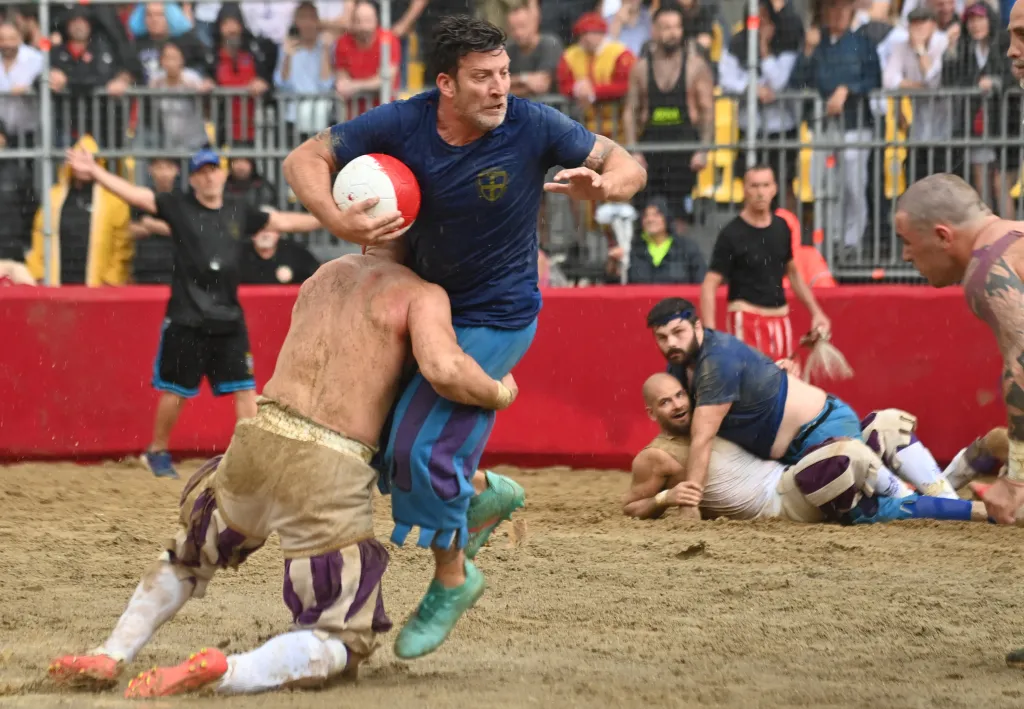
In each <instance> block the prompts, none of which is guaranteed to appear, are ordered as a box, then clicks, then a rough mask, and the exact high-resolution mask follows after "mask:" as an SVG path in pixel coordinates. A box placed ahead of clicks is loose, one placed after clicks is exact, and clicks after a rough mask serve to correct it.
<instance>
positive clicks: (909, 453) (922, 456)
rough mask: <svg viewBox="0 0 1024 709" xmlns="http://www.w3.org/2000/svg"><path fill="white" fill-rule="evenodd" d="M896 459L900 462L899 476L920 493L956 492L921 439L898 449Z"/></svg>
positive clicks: (952, 495) (940, 495)
mask: <svg viewBox="0 0 1024 709" xmlns="http://www.w3.org/2000/svg"><path fill="white" fill-rule="evenodd" d="M896 459H897V460H899V462H900V476H901V477H902V478H903V479H904V480H906V481H907V482H909V483H910V484H911V485H913V486H914V487H916V488H917V491H918V492H919V493H920V494H922V495H935V496H937V497H956V492H955V491H954V490H953V488H952V487H951V486H950V485H949V483H948V482H946V478H945V476H943V474H942V470H941V469H940V468H939V464H938V463H936V462H935V458H934V457H932V453H931V451H930V450H928V449H927V448H925V447H924V444H923V443H921V441H917V440H915V441H914V442H913V443H911V444H910V445H909V446H907V447H906V448H904V449H903V450H901V451H899V452H898V453H897V454H896ZM936 483H938V485H936Z"/></svg>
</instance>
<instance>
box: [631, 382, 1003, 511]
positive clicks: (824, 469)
mask: <svg viewBox="0 0 1024 709" xmlns="http://www.w3.org/2000/svg"><path fill="white" fill-rule="evenodd" d="M643 395H644V401H645V404H646V407H647V415H648V416H649V417H650V418H651V419H652V420H653V421H655V422H656V423H657V424H658V427H659V428H660V429H661V432H660V433H659V434H658V435H657V436H656V437H655V438H654V440H653V441H651V443H650V444H648V445H647V447H645V448H644V449H643V450H642V451H640V453H639V454H638V455H637V456H636V458H635V459H634V460H633V480H632V483H631V486H630V490H629V492H628V493H627V495H626V498H625V501H624V505H623V513H624V514H626V515H628V516H631V517H638V518H641V519H653V518H656V517H660V516H661V515H662V514H664V512H665V511H666V510H668V509H669V508H672V507H689V504H688V503H687V501H686V499H687V496H686V494H685V493H686V491H688V490H692V489H693V484H692V483H689V482H687V481H686V480H685V475H686V467H687V462H688V460H689V456H690V439H689V433H690V401H689V397H688V396H687V394H686V392H685V391H684V390H683V386H682V384H680V383H679V380H677V379H676V378H675V377H673V376H672V375H670V374H664V373H659V374H654V375H652V376H651V377H649V378H648V379H647V381H646V382H645V383H644V389H643ZM864 423H865V433H864V435H863V439H862V440H853V439H830V440H828V441H825V442H823V443H821V444H819V445H817V446H814V447H813V448H811V449H810V450H809V451H807V453H806V454H805V455H804V456H803V457H802V458H801V459H800V460H799V461H797V463H796V464H795V465H792V466H786V465H784V464H783V463H780V462H778V461H772V460H763V459H761V458H758V457H756V456H754V455H751V454H750V453H748V452H747V451H745V450H743V449H742V448H740V447H739V446H737V445H735V444H734V443H730V442H729V441H726V440H724V439H722V438H716V439H715V440H714V442H713V444H712V451H711V462H710V465H709V471H708V479H707V482H706V483H705V485H704V488H703V490H702V491H701V492H702V500H701V502H700V505H699V512H700V516H702V517H703V518H705V519H714V518H716V517H726V518H728V519H737V520H745V519H759V518H770V517H776V518H783V519H788V520H791V521H794V522H840V523H846V524H851V523H852V524H865V523H873V522H890V521H895V520H900V519H910V518H928V519H946V520H962V521H968V520H973V521H985V520H986V519H987V514H986V513H985V508H984V505H983V504H981V503H978V502H973V503H972V502H971V501H970V500H960V499H958V498H953V499H948V498H936V497H927V496H920V497H919V496H918V495H915V494H913V493H912V492H911V491H910V490H909V489H901V490H900V492H899V494H898V496H896V497H884V496H880V495H877V494H876V493H875V486H876V485H877V478H878V471H879V470H881V469H882V467H883V466H888V467H890V468H892V469H894V470H898V471H899V473H898V474H899V475H900V476H901V477H904V478H912V477H920V476H923V475H930V474H939V473H938V465H937V464H936V463H935V459H934V458H933V457H932V455H931V453H930V452H929V451H928V449H927V448H925V447H924V445H923V444H922V443H921V442H920V441H919V440H917V439H916V437H915V436H914V434H913V431H914V428H915V426H916V420H915V418H914V417H913V416H912V415H910V414H908V413H906V412H904V411H899V410H897V409H884V410H881V411H873V412H872V413H871V414H869V415H868V417H867V419H865V422H864ZM1003 440H1005V429H1003ZM1001 454H1005V446H1003V447H1000V445H999V429H996V430H994V431H992V432H990V434H988V435H987V436H985V437H984V438H981V439H978V440H977V441H975V442H974V443H972V444H971V446H969V447H968V448H966V449H964V450H963V451H961V453H960V455H958V456H957V459H956V460H955V461H954V463H953V464H951V465H950V467H949V468H947V470H946V471H945V473H942V474H943V475H945V476H948V477H949V478H950V482H951V483H952V482H953V480H954V478H955V479H956V483H955V484H956V485H957V486H963V485H966V484H967V482H968V481H969V480H970V479H972V478H973V477H974V475H976V474H979V473H982V472H985V469H986V467H990V466H991V465H992V464H998V456H999V455H1001ZM883 461H884V462H883ZM922 468H923V469H924V470H922ZM933 471H934V472H933Z"/></svg>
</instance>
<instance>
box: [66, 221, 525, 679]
mask: <svg viewBox="0 0 1024 709" xmlns="http://www.w3.org/2000/svg"><path fill="white" fill-rule="evenodd" d="M402 243H403V242H400V241H399V242H391V244H390V245H388V246H371V247H369V248H368V249H367V251H366V253H365V255H349V256H344V257H342V258H340V259H337V260H334V261H331V262H329V263H327V264H324V265H323V266H322V267H321V268H320V269H319V270H318V271H317V272H316V274H315V275H314V276H313V277H312V278H310V279H309V280H307V281H306V282H305V283H304V284H303V286H302V288H301V289H300V291H299V297H298V300H297V301H296V303H295V307H294V309H293V311H292V321H291V327H290V329H289V331H288V335H287V337H286V338H285V341H284V344H283V345H282V347H281V352H280V354H279V356H278V360H277V367H276V369H275V370H274V375H273V377H272V378H271V379H270V381H269V382H267V385H266V387H265V388H264V392H263V393H264V396H263V397H262V398H261V399H260V401H259V403H258V414H257V415H256V417H255V418H252V419H243V420H241V421H239V422H238V424H237V425H236V427H235V433H234V436H233V437H232V439H231V444H230V446H229V447H228V450H227V452H226V453H225V454H224V455H223V456H222V457H219V458H214V459H213V460H211V461H209V462H207V463H206V464H205V465H203V467H202V468H200V470H199V471H198V472H197V473H196V474H195V475H194V476H193V477H192V479H191V480H190V481H189V482H188V484H187V485H186V486H185V488H184V490H183V492H182V496H181V512H180V525H181V526H180V529H179V530H178V533H177V535H176V536H175V537H174V539H172V540H170V541H169V542H168V544H167V546H166V549H165V551H164V552H163V554H162V555H161V556H160V558H159V559H158V560H157V561H156V563H155V564H154V565H153V566H152V567H150V568H149V569H148V570H147V571H146V573H145V575H144V576H143V578H142V581H141V582H140V583H139V585H138V587H137V588H136V590H135V594H134V595H133V596H132V598H131V600H130V601H129V603H128V608H127V609H126V610H125V612H124V614H123V615H122V616H121V619H120V620H119V621H118V623H117V626H116V627H115V628H114V631H113V633H112V634H111V635H110V637H109V638H107V640H105V641H104V642H103V643H102V644H101V645H100V646H99V647H97V648H95V649H93V650H90V651H89V652H88V653H87V654H84V655H78V656H71V655H69V656H65V657H61V658H58V659H57V660H55V661H54V662H53V663H52V664H51V665H50V676H51V677H52V678H53V679H54V680H56V681H58V682H60V683H65V684H87V685H90V686H92V687H95V686H109V685H112V684H115V683H116V682H117V679H118V677H119V675H120V674H121V672H122V670H123V669H124V667H125V665H126V664H127V663H130V662H131V661H132V660H133V659H134V658H135V657H136V656H137V654H138V652H139V651H140V650H141V649H142V647H143V646H144V645H145V644H146V643H147V642H148V641H149V640H150V638H151V637H152V636H153V634H154V633H155V632H156V630H157V629H158V628H159V627H160V626H161V625H162V624H163V623H165V622H166V621H168V620H170V619H171V618H172V617H174V615H175V614H176V613H177V612H178V611H179V610H180V609H181V607H182V606H183V605H184V604H185V602H186V601H187V600H188V599H189V598H192V597H196V598H200V597H202V596H203V595H204V593H205V590H206V586H207V584H208V583H209V582H210V580H211V579H212V578H213V575H214V573H215V572H216V570H217V569H225V568H228V567H232V568H236V567H237V566H238V565H239V564H241V563H242V562H243V561H244V560H245V559H246V558H247V557H248V556H249V555H250V554H252V553H253V552H254V551H256V550H257V549H259V548H260V547H262V546H263V544H264V543H265V542H266V540H267V538H268V537H269V536H270V534H271V533H272V532H277V534H278V536H279V538H280V542H281V550H282V552H283V553H284V557H285V572H284V600H285V603H286V605H287V606H288V608H289V610H290V611H291V612H292V616H293V619H294V630H293V631H292V632H289V633H286V634H284V635H279V636H277V637H275V638H272V639H271V640H269V641H268V642H267V643H266V644H264V645H263V646H262V647H260V648H258V649H256V650H254V651H252V652H248V653H244V654H240V655H231V656H225V655H224V654H223V653H221V652H220V651H219V650H216V649H214V648H204V649H202V650H200V651H199V652H198V653H195V654H193V655H191V656H190V657H189V658H188V660H186V661H185V662H183V663H182V664H180V665H177V666H175V667H164V668H154V669H152V670H149V671H146V672H143V673H141V674H139V675H138V676H137V677H136V678H135V679H133V680H132V681H131V682H130V683H129V685H128V689H127V691H126V696H127V697H129V698H144V697H156V696H167V695H172V694H179V693H182V692H187V691H192V690H196V689H199V688H201V687H212V688H213V689H215V691H217V692H221V693H248V692H258V691H263V690H267V689H274V688H278V687H284V686H292V685H296V684H300V685H305V684H307V683H319V682H324V681H326V680H327V679H328V678H330V677H333V676H335V675H337V674H339V673H341V672H343V671H345V670H350V671H354V670H356V669H357V667H358V665H359V663H360V662H362V661H363V660H365V659H366V658H367V657H369V655H370V654H371V653H372V652H373V651H374V650H375V649H376V647H377V644H378V635H379V634H380V633H384V632H387V631H388V630H389V629H390V628H391V621H390V620H389V619H388V617H387V615H386V614H385V612H384V602H383V598H382V596H381V579H382V577H383V575H384V571H385V569H386V568H387V564H388V552H387V551H386V550H385V548H384V547H383V546H382V545H381V544H380V543H379V542H377V540H376V539H374V535H373V514H372V495H373V487H374V485H375V484H376V483H377V473H376V471H375V470H374V469H373V468H371V467H370V465H369V462H370V460H371V458H372V456H373V455H374V452H375V449H376V446H377V445H378V438H379V436H380V432H381V428H382V426H383V424H384V420H385V417H386V416H387V415H388V411H389V410H390V408H391V406H392V404H393V402H394V400H395V397H396V396H397V394H398V391H399V381H400V378H401V375H402V372H403V369H404V368H405V366H406V363H407V361H408V359H409V355H410V353H411V354H412V355H413V356H414V357H415V359H416V363H417V364H418V366H419V371H420V373H421V374H422V375H423V376H424V377H425V378H426V379H427V380H428V381H429V382H430V385H431V386H432V387H433V388H434V389H435V390H436V391H437V392H438V394H439V395H441V396H444V397H446V398H447V399H450V400H452V401H456V402H460V403H463V404H466V405H468V406H479V407H486V408H489V409H503V408H505V407H507V406H509V405H510V404H511V403H512V401H513V400H514V399H515V397H516V394H517V389H516V386H515V382H514V380H513V379H512V377H511V375H508V376H506V377H505V378H504V379H502V380H501V381H500V382H499V381H496V380H495V379H492V378H491V377H490V376H488V375H487V374H486V373H485V372H484V371H483V370H482V369H481V368H480V366H479V365H478V364H477V363H476V361H475V360H473V358H472V357H470V356H468V355H467V354H466V353H465V352H464V351H463V350H462V349H461V348H460V347H459V345H458V343H457V342H456V337H455V331H454V329H453V327H452V318H451V309H450V305H449V301H448V296H447V295H446V294H445V291H444V290H443V289H442V288H440V287H439V286H436V285H432V284H428V283H427V282H425V281H423V280H421V279H420V278H419V277H418V276H416V275H415V274H414V273H413V272H412V271H411V270H409V269H407V268H405V267H404V266H401V265H399V263H396V261H398V260H399V259H398V258H397V257H400V256H401V254H400V253H397V252H399V251H400V250H401V248H402V247H401V244H402ZM488 483H489V484H488ZM473 485H474V488H475V489H476V492H477V498H485V497H489V498H491V499H489V500H483V499H480V502H481V503H486V504H481V505H478V508H479V509H484V508H486V509H488V510H490V511H491V512H495V511H496V512H497V515H498V516H499V517H503V516H504V515H505V513H506V512H507V513H508V514H511V511H512V510H511V509H506V508H508V507H512V506H513V505H518V504H519V501H520V500H521V499H522V498H521V496H520V494H519V493H521V492H522V489H521V488H519V486H518V485H516V484H515V483H513V482H512V481H510V480H508V479H506V478H501V476H496V475H493V474H489V475H487V476H486V478H485V476H483V475H481V474H479V473H478V474H477V476H476V477H475V478H474V480H473ZM471 514H472V512H471ZM497 521H500V520H482V519H477V520H472V519H471V520H470V526H471V527H473V528H474V529H476V530H477V533H476V534H475V535H472V536H471V537H470V540H469V542H468V543H467V545H466V549H465V552H466V556H468V557H472V556H474V555H475V554H476V551H477V550H478V549H479V548H480V546H481V545H482V544H483V542H484V541H485V539H486V537H487V536H488V535H489V534H490V531H492V530H493V528H494V526H496V524H497Z"/></svg>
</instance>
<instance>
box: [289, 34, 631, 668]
mask: <svg viewBox="0 0 1024 709" xmlns="http://www.w3.org/2000/svg"><path fill="white" fill-rule="evenodd" d="M504 44H505V35H504V33H503V32H502V31H501V30H499V29H498V28H497V27H495V26H494V25H491V24H490V23H488V22H485V21H482V20H477V19H472V18H470V17H466V16H453V17H446V18H443V19H442V20H440V21H439V22H438V23H437V25H436V27H435V29H434V35H433V42H432V45H431V46H432V52H431V56H430V58H429V59H430V60H429V62H428V71H429V75H430V76H435V77H436V84H437V88H435V89H433V90H431V91H428V92H425V93H423V94H420V95H418V96H415V97H413V98H411V99H409V100H407V101H396V102H393V103H390V104H386V105H383V106H380V107H378V108H375V109H373V110H371V111H369V112H368V113H366V114H364V115H362V116H360V117H358V118H355V119H353V120H351V121H348V122H346V123H343V124H339V125H336V126H333V127H332V128H330V129H329V130H325V131H323V132H322V133H321V134H320V135H318V136H316V137H315V138H312V139H310V140H309V141H307V142H306V143H304V144H303V145H301V146H299V147H298V148H297V149H296V150H295V151H294V152H293V153H292V154H291V155H289V156H288V158H287V160H286V161H285V164H284V170H285V176H286V178H287V179H288V182H289V184H290V185H291V187H292V189H293V190H294V192H295V194H296V196H297V197H298V199H299V201H301V202H302V203H303V204H304V205H305V206H306V208H307V209H308V210H309V211H310V212H311V213H312V214H313V215H315V216H316V217H317V218H318V219H319V220H320V222H321V224H323V225H324V227H326V228H327V229H329V230H330V231H331V232H332V233H334V234H335V235H336V236H338V237H339V238H341V239H344V240H345V241H349V242H352V243H356V244H363V245H367V244H373V243H377V242H379V241H382V240H387V239H390V238H395V231H396V230H397V229H398V228H399V227H400V226H401V224H402V216H401V214H400V213H398V212H393V213H391V214H386V215H381V216H377V217H370V216H369V215H368V214H367V213H366V211H367V210H368V209H370V208H371V207H372V206H373V205H375V204H376V203H377V200H376V199H375V198H374V199H370V200H365V201H363V202H360V203H356V204H354V205H352V206H351V207H349V208H348V209H346V210H341V209H339V208H338V206H337V204H336V203H335V201H334V198H333V195H332V182H331V180H332V175H333V174H335V173H337V172H338V171H339V170H340V169H341V168H342V167H343V166H344V165H345V164H346V163H348V162H349V161H351V160H353V159H354V158H356V157H358V156H360V155H364V154H367V153H385V154H387V155H391V156H393V157H395V158H397V159H398V160H401V161H402V162H403V163H405V164H406V165H408V166H409V168H410V169H411V170H412V172H413V174H415V175H416V179H417V181H418V182H419V185H420V190H421V192H422V205H421V208H420V212H419V216H418V218H417V220H416V222H415V223H414V224H413V226H412V228H411V229H410V230H409V231H408V232H407V233H406V238H407V239H408V243H409V247H410V263H409V265H410V266H411V267H412V268H413V270H414V271H415V272H416V273H417V274H418V275H420V276H421V277H422V278H424V279H425V280H428V281H431V282H433V283H437V284H439V285H441V286H442V287H443V288H444V289H445V290H446V291H447V292H448V295H449V298H450V300H451V306H452V318H453V323H454V325H455V329H456V334H457V336H458V340H459V344H460V345H461V346H462V348H463V349H464V350H465V351H466V352H467V353H468V354H470V355H471V356H472V357H473V358H474V359H476V361H477V362H478V363H479V364H480V365H481V367H482V368H483V369H484V370H485V371H486V372H487V373H488V374H489V375H490V376H492V377H496V378H499V379H500V378H501V377H502V376H504V375H505V374H507V373H508V372H509V371H511V369H512V367H514V366H515V365H516V363H517V362H519V360H520V359H521V358H522V356H523V355H524V354H525V353H526V350H527V349H529V347H530V343H531V342H532V340H533V336H534V333H535V331H536V328H537V314H538V312H539V311H540V306H541V298H540V291H539V290H538V287H537V248H538V242H537V222H538V213H539V210H540V204H541V198H542V196H543V192H544V191H548V192H555V193H560V194H566V195H569V197H571V198H573V199H578V200H587V201H592V202H609V201H611V202H620V201H621V202H625V201H628V200H629V199H630V198H631V197H632V196H633V195H634V194H635V193H636V192H638V191H639V190H641V189H642V188H643V187H644V185H645V183H646V181H647V175H646V173H645V171H644V170H643V168H642V167H640V165H639V164H638V163H637V162H636V161H635V160H634V159H633V158H632V157H631V156H630V155H629V153H628V152H626V151H625V150H624V149H623V148H621V147H620V146H618V145H616V144H615V142H614V141H612V140H610V139H608V138H605V137H603V136H595V135H594V134H593V133H591V132H590V131H588V130H587V129H585V128H584V127H583V126H581V125H580V124H579V123H577V122H576V121H573V120H572V119H570V118H568V117H567V116H565V115H563V114H562V113H560V112H559V111H557V110H555V109H553V108H551V107H549V106H545V105H542V104H539V103H534V102H532V101H527V100H525V99H520V98H517V97H515V96H510V95H509V86H510V81H511V77H510V74H509V58H508V54H506V52H505V47H504ZM555 166H560V167H562V168H564V169H563V170H562V171H561V172H559V173H558V174H556V175H555V178H554V179H555V182H552V183H547V184H545V183H544V176H545V174H546V173H547V172H548V170H549V169H551V168H552V167H555ZM494 418H495V417H494V412H493V411H485V410H482V409H478V408H474V407H469V406H463V405H459V404H455V403H452V402H450V401H447V400H445V399H442V398H440V397H439V396H438V395H437V394H436V393H435V392H434V390H433V389H432V388H431V386H430V384H428V383H427V382H426V381H425V380H424V379H423V377H422V376H420V375H419V374H417V375H415V376H414V377H413V378H412V380H411V381H410V382H409V384H408V385H407V386H406V387H405V389H404V391H403V394H402V396H401V397H400V399H399V401H398V403H397V404H396V406H395V409H394V411H393V421H392V425H391V428H390V435H389V436H387V437H386V446H383V447H384V453H383V456H382V460H381V461H380V462H381V466H380V468H379V469H381V470H382V473H383V475H382V489H390V492H391V495H392V513H393V516H394V519H395V529H394V532H393V534H392V536H391V539H392V541H394V542H395V543H396V544H399V545H401V544H403V543H404V541H405V538H406V536H407V535H408V534H409V532H410V531H411V530H412V528H413V527H419V528H420V532H419V539H418V544H419V545H420V546H421V547H431V548H432V549H433V552H434V556H435V561H436V570H435V575H434V580H433V581H432V582H431V584H430V587H429V588H428V590H427V593H426V596H425V597H424V599H423V601H422V602H421V603H420V605H419V608H418V609H417V610H416V612H415V613H414V614H413V615H412V616H411V617H410V618H409V620H408V621H407V622H406V624H405V626H404V627H403V628H402V630H401V632H400V633H399V635H398V638H397V640H396V642H395V653H396V654H397V655H398V656H399V657H402V658H414V657H420V656H422V655H425V654H427V653H429V652H432V651H434V650H435V649H437V648H438V647H439V646H440V645H441V643H443V642H444V640H445V638H446V637H447V636H448V634H449V633H450V632H451V630H452V628H453V627H454V626H455V623H456V622H457V621H458V619H459V617H461V615H462V614H463V613H464V612H465V611H467V610H468V609H469V608H471V607H472V606H473V604H474V603H476V601H477V599H478V598H479V597H480V596H481V595H482V594H483V591H484V587H485V583H484V579H483V576H482V575H481V574H480V572H479V571H478V570H477V569H476V567H475V566H474V565H473V564H472V563H471V562H470V561H469V560H467V558H466V556H467V554H466V553H464V551H465V552H468V556H470V557H472V556H474V555H475V552H476V550H477V549H478V548H479V546H480V545H481V544H482V543H483V542H484V541H485V540H486V538H487V536H488V535H489V534H490V532H491V531H492V530H493V529H494V527H495V526H497V524H498V523H499V522H500V521H501V520H503V519H505V518H507V517H508V516H509V515H510V514H511V513H512V511H513V510H515V509H516V508H517V507H519V506H521V505H522V504H523V499H524V494H523V491H522V489H521V488H519V486H517V485H515V483H513V482H511V481H509V480H507V479H505V478H501V477H500V476H495V475H489V476H488V487H487V488H486V489H485V490H482V491H480V494H475V493H476V491H475V490H474V488H473V485H472V484H471V482H470V481H471V479H472V477H473V473H474V471H475V470H476V468H477V464H478V463H479V461H480V457H481V455H482V454H483V450H484V446H485V445H486V443H487V439H488V436H489V435H490V432H491V428H492V426H493V425H494ZM382 440H385V437H384V436H382Z"/></svg>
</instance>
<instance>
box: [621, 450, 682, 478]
mask: <svg viewBox="0 0 1024 709" xmlns="http://www.w3.org/2000/svg"><path fill="white" fill-rule="evenodd" d="M632 469H633V472H634V473H635V474H638V475H652V474H653V475H664V476H669V475H671V474H672V473H673V472H676V471H678V470H681V469H682V463H681V462H680V461H678V460H676V458H675V457H674V456H672V455H671V454H670V453H668V451H665V450H663V449H661V448H654V447H648V448H644V449H643V450H642V451H640V452H639V453H637V454H636V457H635V458H633V468H632Z"/></svg>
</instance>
